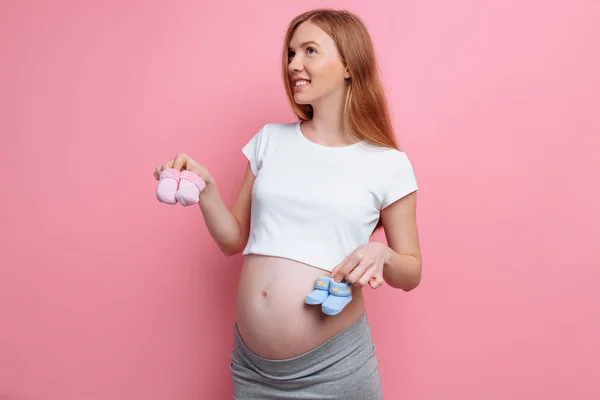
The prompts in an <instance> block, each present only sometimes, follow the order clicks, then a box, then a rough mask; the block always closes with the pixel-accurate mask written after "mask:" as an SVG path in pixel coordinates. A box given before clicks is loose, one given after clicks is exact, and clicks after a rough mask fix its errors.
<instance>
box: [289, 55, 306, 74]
mask: <svg viewBox="0 0 600 400" xmlns="http://www.w3.org/2000/svg"><path fill="white" fill-rule="evenodd" d="M303 69H304V66H303V65H302V59H301V58H300V56H298V55H297V54H295V55H294V57H292V59H291V60H290V63H289V64H288V71H289V72H290V73H291V72H298V71H302V70H303Z"/></svg>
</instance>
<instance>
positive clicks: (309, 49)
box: [306, 47, 317, 54]
mask: <svg viewBox="0 0 600 400" xmlns="http://www.w3.org/2000/svg"><path fill="white" fill-rule="evenodd" d="M311 50H312V51H314V54H316V53H317V51H316V50H315V48H314V47H307V48H306V52H307V53H309V54H310V51H311Z"/></svg>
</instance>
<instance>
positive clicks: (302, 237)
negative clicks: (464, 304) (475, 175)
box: [242, 121, 417, 271]
mask: <svg viewBox="0 0 600 400" xmlns="http://www.w3.org/2000/svg"><path fill="white" fill-rule="evenodd" d="M242 151H243V153H244V155H245V156H246V157H247V158H248V160H249V162H250V167H251V169H252V172H253V173H254V175H255V176H256V179H255V181H254V187H253V189H252V207H251V217H250V218H251V221H250V236H249V238H248V243H247V245H246V247H245V249H244V251H243V253H242V254H243V255H248V254H262V255H268V256H277V257H283V258H289V259H292V260H296V261H300V262H302V263H305V264H308V265H311V266H314V267H316V268H320V269H323V270H326V271H331V270H332V269H333V268H334V267H335V266H336V265H337V264H338V263H340V262H341V261H342V260H343V259H344V258H345V257H346V256H347V255H348V254H350V253H351V252H352V251H354V250H355V249H356V248H357V247H358V246H360V245H361V244H364V243H367V242H368V241H369V239H370V237H371V234H372V233H373V230H374V229H375V226H376V224H377V221H378V219H379V212H380V210H381V209H383V208H385V207H387V206H389V205H390V204H392V203H393V202H395V201H396V200H398V199H400V198H402V197H403V196H405V195H407V194H409V193H411V192H413V191H415V190H417V183H416V180H415V175H414V173H413V168H412V165H411V163H410V161H409V159H408V157H407V156H406V154H405V153H404V152H401V151H398V150H396V149H390V148H384V147H378V146H374V145H371V144H368V143H367V142H364V141H363V142H358V143H355V144H352V145H349V146H345V147H328V146H323V145H320V144H317V143H315V142H312V141H310V140H308V139H307V138H306V137H305V136H304V135H303V134H302V131H301V130H300V121H298V122H295V123H281V124H267V125H265V126H263V127H262V128H261V129H260V131H258V133H257V134H256V135H254V137H252V139H251V140H250V141H249V142H248V143H247V144H246V145H245V146H244V148H243V149H242Z"/></svg>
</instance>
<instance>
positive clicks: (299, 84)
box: [292, 78, 310, 89]
mask: <svg viewBox="0 0 600 400" xmlns="http://www.w3.org/2000/svg"><path fill="white" fill-rule="evenodd" d="M309 84H310V80H309V79H305V78H294V79H293V80H292V86H293V87H294V89H302V88H305V87H307V86H308V85H309Z"/></svg>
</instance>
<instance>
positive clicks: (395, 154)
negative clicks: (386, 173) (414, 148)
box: [362, 143, 411, 169]
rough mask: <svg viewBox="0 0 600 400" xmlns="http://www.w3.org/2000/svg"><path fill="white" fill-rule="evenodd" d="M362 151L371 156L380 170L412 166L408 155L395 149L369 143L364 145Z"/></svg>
mask: <svg viewBox="0 0 600 400" xmlns="http://www.w3.org/2000/svg"><path fill="white" fill-rule="evenodd" d="M362 149H363V150H364V151H365V153H367V154H368V155H369V156H370V158H371V160H372V161H373V163H374V164H375V165H376V166H377V167H378V168H382V167H383V168H390V169H397V168H400V167H402V166H406V165H410V164H411V162H410V159H409V157H408V155H407V154H406V153H405V152H404V151H401V150H398V149H395V148H391V147H383V146H376V145H373V144H370V143H368V144H363V146H362Z"/></svg>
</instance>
